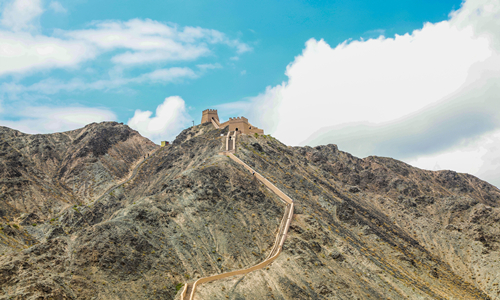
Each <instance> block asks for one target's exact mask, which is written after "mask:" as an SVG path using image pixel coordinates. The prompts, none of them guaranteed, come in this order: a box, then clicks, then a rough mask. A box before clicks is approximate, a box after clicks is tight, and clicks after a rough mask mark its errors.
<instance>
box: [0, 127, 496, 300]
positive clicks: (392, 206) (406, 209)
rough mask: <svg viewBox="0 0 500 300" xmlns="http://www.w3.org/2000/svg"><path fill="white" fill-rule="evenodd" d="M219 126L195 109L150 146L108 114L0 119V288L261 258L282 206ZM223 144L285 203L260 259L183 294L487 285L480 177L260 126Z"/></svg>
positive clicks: (95, 288)
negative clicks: (50, 126)
mask: <svg viewBox="0 0 500 300" xmlns="http://www.w3.org/2000/svg"><path fill="white" fill-rule="evenodd" d="M226 134H227V128H225V129H215V128H214V127H213V125H212V124H211V123H208V124H202V125H198V126H195V127H192V128H189V129H186V130H184V131H183V132H181V133H180V134H179V136H178V137H177V139H176V140H175V141H174V142H173V143H172V144H171V145H169V146H166V147H163V148H159V147H158V146H156V145H154V144H153V143H152V142H150V141H149V140H147V139H145V138H143V137H141V136H140V135H139V134H138V133H137V132H135V131H133V130H131V129H130V128H128V127H127V126H125V125H121V124H118V123H100V124H91V125H88V126H86V127H85V128H82V129H79V130H75V131H71V132H65V133H56V134H50V135H27V134H22V133H20V132H18V131H14V130H11V129H8V128H1V131H0V138H1V143H2V144H1V148H0V163H1V169H0V171H1V176H0V183H1V190H0V191H1V194H0V195H1V197H0V217H1V218H0V220H1V221H0V222H1V223H0V226H1V228H2V229H1V230H0V299H174V298H177V299H179V298H180V293H179V291H180V290H182V285H183V284H184V283H186V282H191V281H193V280H196V278H200V277H205V276H208V275H212V274H220V273H224V272H227V271H231V270H238V269H241V268H245V267H249V266H253V265H255V264H257V263H259V262H261V261H263V260H264V259H265V258H266V257H267V255H268V254H269V253H270V251H271V248H272V247H273V243H274V239H275V235H276V233H277V231H278V226H279V224H280V221H281V218H282V217H283V213H284V210H285V206H284V205H283V203H282V202H281V201H280V199H279V198H278V197H277V196H276V195H275V194H273V193H272V192H271V191H269V190H268V189H267V188H265V187H264V186H263V185H262V184H261V183H260V182H259V181H257V180H256V179H255V177H254V176H253V175H252V174H251V173H249V172H248V171H247V170H245V169H244V168H243V167H242V166H241V165H239V164H237V163H235V162H234V161H232V160H231V159H229V158H228V157H226V156H224V155H220V151H221V150H223V149H224V145H225V135H226ZM148 154H149V155H148ZM235 155H236V156H237V157H239V158H240V159H241V160H242V161H244V162H245V163H246V164H248V165H249V166H251V167H252V168H253V169H255V170H256V171H257V172H259V173H260V174H261V175H262V176H264V177H266V178H267V179H268V180H270V181H271V182H272V183H274V184H275V185H276V186H277V187H278V188H280V189H281V190H282V191H283V192H285V193H286V194H287V195H288V196H290V197H291V198H292V199H294V201H295V215H294V218H293V220H292V223H291V224H292V225H291V227H290V231H289V234H288V237H287V240H286V242H285V244H284V247H283V252H282V253H281V254H280V256H279V257H278V258H277V259H276V260H275V261H274V262H273V263H272V264H271V265H269V266H267V267H266V268H264V269H261V270H258V271H254V272H252V273H249V274H248V275H245V276H234V277H229V278H227V279H223V280H218V281H213V282H210V283H206V284H203V285H200V286H199V287H198V289H197V291H196V293H195V299H238V300H239V299H500V287H499V286H498V285H499V283H500V248H499V246H500V208H499V206H500V191H499V190H498V189H497V188H495V187H494V186H492V185H490V184H488V183H486V182H484V181H481V180H479V179H478V178H476V177H474V176H471V175H468V174H460V173H456V172H452V171H439V172H432V171H425V170H420V169H417V168H414V167H412V166H410V165H407V164H405V163H403V162H400V161H397V160H394V159H390V158H383V157H367V158H364V159H359V158H356V157H353V156H352V155H350V154H348V153H345V152H342V151H340V150H338V148H337V147H336V146H335V145H326V146H318V147H315V148H311V147H289V146H286V145H284V144H282V143H281V142H279V141H278V140H276V139H274V138H273V137H270V136H240V137H238V140H237V151H236V154H235Z"/></svg>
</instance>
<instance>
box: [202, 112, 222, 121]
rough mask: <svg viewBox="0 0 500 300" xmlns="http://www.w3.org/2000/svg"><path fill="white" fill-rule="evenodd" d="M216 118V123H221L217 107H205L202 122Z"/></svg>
mask: <svg viewBox="0 0 500 300" xmlns="http://www.w3.org/2000/svg"><path fill="white" fill-rule="evenodd" d="M212 119H214V120H215V121H216V123H217V124H218V123H219V115H218V114H217V110H216V109H205V110H204V111H203V114H202V116H201V124H203V123H207V122H211V120H212Z"/></svg>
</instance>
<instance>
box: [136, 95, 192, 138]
mask: <svg viewBox="0 0 500 300" xmlns="http://www.w3.org/2000/svg"><path fill="white" fill-rule="evenodd" d="M190 122H191V117H190V116H189V115H188V113H187V112H186V104H185V102H184V100H183V99H182V98H181V97H179V96H171V97H167V98H165V101H163V103H162V104H160V105H158V107H157V108H156V112H155V115H153V113H152V112H151V111H142V110H140V109H138V110H136V111H135V113H134V116H133V117H132V118H131V119H130V120H128V125H129V126H130V127H132V128H134V129H135V130H137V131H139V132H140V133H141V134H142V135H143V136H146V137H148V138H149V139H151V140H153V141H154V142H156V143H160V141H162V140H168V141H170V140H172V139H174V138H175V136H176V135H177V134H178V133H179V131H181V130H182V129H184V128H186V127H188V126H189V124H190Z"/></svg>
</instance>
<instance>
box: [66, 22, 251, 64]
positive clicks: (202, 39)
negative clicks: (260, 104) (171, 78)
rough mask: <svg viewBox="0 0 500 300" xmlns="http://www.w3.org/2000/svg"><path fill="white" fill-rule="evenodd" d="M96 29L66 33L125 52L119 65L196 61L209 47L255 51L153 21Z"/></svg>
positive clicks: (219, 36) (206, 32)
mask: <svg viewBox="0 0 500 300" xmlns="http://www.w3.org/2000/svg"><path fill="white" fill-rule="evenodd" d="M93 27H94V28H90V29H83V30H75V31H68V32H63V33H62V34H63V36H65V37H68V38H71V39H76V40H81V41H85V42H88V43H90V44H93V45H95V46H96V47H98V48H100V49H103V50H105V51H112V50H115V49H125V50H127V51H126V52H124V53H119V54H117V55H115V56H114V57H113V58H112V61H113V62H114V63H117V64H123V65H134V64H144V63H152V62H158V61H185V60H195V59H197V58H199V57H201V56H206V55H209V54H210V53H211V50H210V49H209V47H208V44H225V45H227V46H230V47H232V48H234V49H235V50H236V51H237V52H238V53H243V52H246V51H250V50H251V48H250V47H249V46H248V45H246V44H245V43H242V42H240V41H238V40H234V39H229V38H228V37H227V36H226V35H225V34H224V33H222V32H219V31H217V30H213V29H205V28H200V27H189V26H186V27H184V28H179V27H178V26H177V25H175V24H171V25H167V24H164V23H160V22H157V21H153V20H149V19H146V20H140V19H133V20H129V21H126V22H120V21H103V22H94V24H93Z"/></svg>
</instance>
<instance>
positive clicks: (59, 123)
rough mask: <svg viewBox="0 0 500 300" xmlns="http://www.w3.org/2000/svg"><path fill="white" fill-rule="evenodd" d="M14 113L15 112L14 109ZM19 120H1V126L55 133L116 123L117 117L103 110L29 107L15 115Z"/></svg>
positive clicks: (24, 130) (33, 131)
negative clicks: (87, 126) (91, 125)
mask: <svg viewBox="0 0 500 300" xmlns="http://www.w3.org/2000/svg"><path fill="white" fill-rule="evenodd" d="M12 111H15V110H13V109H12ZM13 115H14V116H15V117H17V118H19V120H16V121H12V120H0V126H7V127H10V128H13V129H17V130H20V131H22V132H25V133H31V134H35V133H53V132H61V131H68V130H74V129H78V128H81V127H83V126H85V125H87V124H89V123H92V122H102V121H114V120H116V115H115V114H114V113H113V112H111V111H109V110H107V109H101V108H90V107H82V106H72V107H47V106H40V107H33V106H28V107H25V108H23V109H21V110H19V111H16V112H14V113H13Z"/></svg>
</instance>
